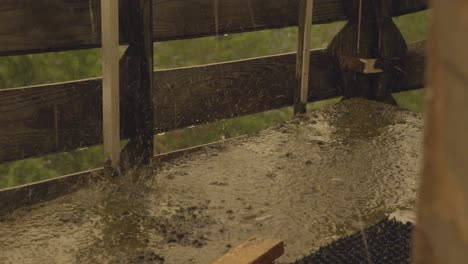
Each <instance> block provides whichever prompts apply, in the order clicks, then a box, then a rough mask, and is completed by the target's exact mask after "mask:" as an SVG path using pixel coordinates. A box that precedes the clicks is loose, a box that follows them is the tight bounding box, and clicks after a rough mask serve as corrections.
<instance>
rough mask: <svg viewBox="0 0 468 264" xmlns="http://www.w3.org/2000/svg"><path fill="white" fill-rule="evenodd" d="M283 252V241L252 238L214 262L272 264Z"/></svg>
mask: <svg viewBox="0 0 468 264" xmlns="http://www.w3.org/2000/svg"><path fill="white" fill-rule="evenodd" d="M283 254H284V243H283V241H281V240H273V239H260V238H251V239H249V240H247V241H245V242H244V243H242V244H240V245H239V246H237V247H235V248H233V249H231V250H229V252H228V253H226V254H225V255H224V256H222V257H221V258H219V259H217V260H215V261H214V262H213V263H212V264H271V263H273V262H274V261H275V260H276V259H278V258H279V257H281V256H282V255H283Z"/></svg>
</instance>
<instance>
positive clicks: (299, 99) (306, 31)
mask: <svg viewBox="0 0 468 264" xmlns="http://www.w3.org/2000/svg"><path fill="white" fill-rule="evenodd" d="M313 6H314V1H313V0H301V1H300V6H299V29H298V34H299V37H298V40H297V42H298V48H297V58H296V78H297V79H298V80H299V87H298V88H297V89H296V94H295V102H294V114H299V113H305V112H306V111H307V99H308V92H309V69H310V42H311V29H312V14H313Z"/></svg>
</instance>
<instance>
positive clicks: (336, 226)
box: [0, 100, 422, 263]
mask: <svg viewBox="0 0 468 264" xmlns="http://www.w3.org/2000/svg"><path fill="white" fill-rule="evenodd" d="M421 151H422V118H421V116H420V115H418V114H415V113H411V112H408V111H403V110H401V109H398V108H395V107H391V106H386V105H382V104H378V103H372V102H368V101H364V100H349V101H345V102H341V103H339V104H337V105H334V106H331V107H328V108H325V109H322V110H318V111H315V112H312V113H310V114H309V115H307V116H305V117H303V118H299V119H295V120H293V121H292V122H289V123H286V124H283V125H280V126H277V127H272V128H270V129H267V130H264V131H262V132H260V133H259V134H258V135H256V136H252V137H248V138H245V139H241V140H235V141H232V142H226V143H225V144H220V145H217V146H216V147H209V148H205V149H203V150H200V151H198V152H196V153H193V154H190V155H188V156H186V157H182V158H179V159H177V160H175V161H173V162H171V163H166V164H163V165H162V166H159V167H150V168H147V169H146V170H144V171H138V172H133V173H131V174H130V175H127V176H125V177H122V178H120V179H118V180H114V181H109V182H105V181H103V182H100V183H98V184H96V185H95V186H93V188H89V189H83V190H80V191H78V192H76V193H74V194H71V195H67V196H65V197H62V198H59V199H56V200H54V201H52V202H48V203H45V204H39V205H36V206H34V207H32V208H24V209H21V210H17V211H16V212H14V213H12V214H9V215H4V216H0V263H210V261H212V260H214V259H215V258H217V257H219V256H221V255H222V254H224V253H225V252H227V250H229V248H230V247H232V246H236V245H237V244H239V243H240V242H242V241H244V240H246V239H248V238H250V237H252V236H259V237H266V238H280V239H284V240H285V244H286V254H285V255H284V256H283V257H282V258H281V259H280V261H279V262H278V263H289V262H292V261H294V260H296V259H298V258H300V257H301V256H303V255H305V254H308V253H309V252H310V251H313V250H317V249H318V248H319V247H320V246H323V245H326V244H328V243H330V242H331V241H333V240H336V239H338V238H339V237H342V236H346V235H350V234H352V233H354V232H356V231H357V230H359V229H360V228H361V227H363V226H368V225H371V224H373V223H376V222H378V221H380V220H381V219H383V218H385V217H386V216H389V215H390V216H393V215H396V216H400V217H404V218H408V217H409V218H411V216H412V213H411V212H412V210H413V209H414V203H415V199H416V188H417V180H418V175H419V168H420V156H421V155H420V153H421Z"/></svg>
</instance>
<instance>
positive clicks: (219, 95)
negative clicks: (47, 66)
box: [0, 51, 339, 161]
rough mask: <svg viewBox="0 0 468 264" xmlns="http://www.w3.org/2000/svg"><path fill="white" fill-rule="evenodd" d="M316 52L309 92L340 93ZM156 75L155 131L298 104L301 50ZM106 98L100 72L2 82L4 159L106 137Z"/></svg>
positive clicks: (316, 96)
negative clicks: (49, 80)
mask: <svg viewBox="0 0 468 264" xmlns="http://www.w3.org/2000/svg"><path fill="white" fill-rule="evenodd" d="M314 57H315V58H314ZM312 59H313V61H314V62H316V64H315V66H314V65H312V67H311V71H313V73H312V75H311V80H310V90H311V91H310V94H309V95H310V96H309V99H310V100H311V101H316V100H322V99H327V98H330V97H334V96H338V95H339V91H337V89H336V87H337V86H338V84H336V83H335V80H336V78H334V77H333V75H334V74H333V72H330V71H329V70H328V69H329V61H328V60H327V57H326V56H325V55H324V52H323V51H314V52H312ZM154 79H155V80H158V81H157V82H155V83H154V84H153V98H152V99H153V103H154V105H155V108H154V116H155V131H156V132H163V131H168V130H172V129H177V128H183V127H187V126H191V125H194V124H201V123H207V122H212V121H216V120H220V119H225V118H232V117H236V116H241V115H248V114H253V113H257V112H261V111H266V110H271V109H276V108H280V107H284V106H288V105H292V104H293V87H295V86H296V85H297V80H296V78H295V54H294V53H291V54H283V55H277V56H270V57H263V58H257V59H250V60H243V61H236V62H227V63H220V64H213V65H205V66H198V67H190V68H180V69H172V70H162V71H156V72H155V73H154ZM101 99H102V84H101V80H100V79H91V80H85V81H76V82H68V83H60V84H51V85H43V86H31V87H25V88H15V89H5V90H0V127H2V129H1V130H0V146H2V148H0V161H11V160H16V159H22V158H27V157H33V156H39V155H45V154H48V153H54V152H60V151H66V150H73V149H76V148H81V147H86V146H90V145H95V144H100V143H102V121H101V119H102V100H101ZM127 100H128V98H121V104H122V105H128V102H127ZM121 111H122V112H121V117H125V116H130V115H129V113H128V111H130V110H128V109H125V108H124V109H122V110H121ZM127 126H128V124H126V123H122V131H121V136H122V137H124V138H128V136H129V132H128V130H129V129H127Z"/></svg>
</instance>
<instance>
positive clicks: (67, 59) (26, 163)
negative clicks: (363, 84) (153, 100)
mask: <svg viewBox="0 0 468 264" xmlns="http://www.w3.org/2000/svg"><path fill="white" fill-rule="evenodd" d="M427 18H428V12H427V11H426V12H420V13H416V14H412V15H407V16H402V17H398V18H395V22H396V24H397V25H398V26H399V27H400V29H401V31H402V33H403V35H404V37H405V39H406V40H407V41H408V42H412V41H416V40H421V39H425V36H426V32H427V29H426V28H427ZM343 25H344V23H342V22H340V23H332V24H327V25H318V26H313V32H312V45H313V48H321V47H326V46H327V44H328V43H329V42H330V41H331V39H332V38H333V36H335V34H336V33H337V32H338V31H339V30H340V29H341V28H342V27H343ZM296 46H297V28H285V29H278V30H265V31H259V32H251V33H242V34H233V35H224V36H217V37H206V38H201V39H192V40H181V41H171V42H164V43H155V45H154V54H155V55H154V56H155V68H156V69H167V68H174V67H181V66H191V65H200V64H206V63H215V62H222V61H229V60H238V59H245V58H251V57H257V56H265V55H273V54H278V53H284V52H293V51H295V50H296ZM100 73H101V54H100V50H99V49H90V50H79V51H70V52H57V53H46V54H34V55H24V56H12V57H1V58H0V89H2V88H13V87H20V86H26V85H34V84H43V83H52V82H61V81H69V80H76V79H83V78H90V77H97V76H99V75H100ZM423 94H424V92H423V90H417V91H411V92H405V93H401V94H396V95H395V98H396V99H397V101H398V103H399V105H400V106H402V107H405V108H408V109H410V110H412V111H418V112H421V111H423ZM336 101H337V100H329V101H325V102H318V103H314V104H311V105H310V106H309V107H310V108H311V109H313V108H318V107H321V106H323V105H325V104H330V103H334V102H336ZM291 117H292V109H291V108H284V109H280V110H275V111H270V112H265V113H259V114H256V115H251V116H246V117H240V118H235V119H231V120H224V121H220V122H216V123H212V124H207V125H202V126H197V127H194V128H189V129H182V130H177V131H172V132H168V133H166V134H163V135H157V136H156V139H155V149H156V152H157V153H164V152H168V151H172V150H176V149H180V148H186V147H190V146H195V145H199V144H204V143H208V142H213V141H217V140H221V139H227V138H230V137H236V136H239V135H244V134H252V133H255V132H257V131H259V130H260V129H263V128H265V127H268V126H270V125H272V124H275V123H278V122H284V121H286V120H288V119H290V118H291ZM102 164H103V156H102V147H101V146H96V147H91V148H87V149H82V150H77V151H73V152H68V153H60V154H55V155H49V156H45V157H41V158H33V159H27V160H22V161H17V162H11V163H6V164H0V188H4V187H11V186H15V185H19V184H25V183H30V182H34V181H38V180H44V179H49V178H53V177H57V176H60V175H65V174H69V173H73V172H78V171H83V170H87V169H91V168H96V167H100V166H101V165H102Z"/></svg>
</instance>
